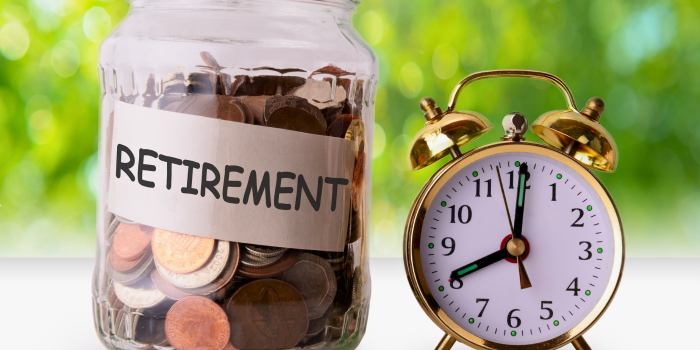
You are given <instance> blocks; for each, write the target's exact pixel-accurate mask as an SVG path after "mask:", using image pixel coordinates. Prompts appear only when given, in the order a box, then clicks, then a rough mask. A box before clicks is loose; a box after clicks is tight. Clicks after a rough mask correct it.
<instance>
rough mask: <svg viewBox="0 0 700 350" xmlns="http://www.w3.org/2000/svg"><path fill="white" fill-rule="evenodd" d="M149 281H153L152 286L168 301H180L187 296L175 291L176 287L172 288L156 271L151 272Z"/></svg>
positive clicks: (177, 290)
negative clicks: (168, 299)
mask: <svg viewBox="0 0 700 350" xmlns="http://www.w3.org/2000/svg"><path fill="white" fill-rule="evenodd" d="M151 280H152V281H153V284H155V286H156V288H158V290H159V291H160V292H161V293H163V294H165V296H167V297H168V298H170V299H173V300H180V299H182V298H184V297H186V296H188V295H189V294H187V293H184V292H183V291H181V290H179V289H177V287H175V286H173V285H172V284H171V283H170V282H168V281H166V280H165V278H163V276H161V275H160V272H158V270H153V271H151Z"/></svg>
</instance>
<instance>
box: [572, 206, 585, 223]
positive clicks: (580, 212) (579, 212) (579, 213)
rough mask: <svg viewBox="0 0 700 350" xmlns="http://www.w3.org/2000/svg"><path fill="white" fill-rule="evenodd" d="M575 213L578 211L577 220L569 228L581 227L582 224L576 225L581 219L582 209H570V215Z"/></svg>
mask: <svg viewBox="0 0 700 350" xmlns="http://www.w3.org/2000/svg"><path fill="white" fill-rule="evenodd" d="M575 211H578V219H576V221H574V223H573V224H571V227H583V223H580V224H579V223H578V222H579V221H580V220H581V219H582V218H583V209H578V208H574V209H571V212H572V213H573V212H575Z"/></svg>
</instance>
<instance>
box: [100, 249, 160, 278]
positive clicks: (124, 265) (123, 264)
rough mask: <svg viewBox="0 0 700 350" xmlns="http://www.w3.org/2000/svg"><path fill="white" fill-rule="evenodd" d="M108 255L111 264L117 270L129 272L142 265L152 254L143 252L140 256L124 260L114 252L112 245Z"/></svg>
mask: <svg viewBox="0 0 700 350" xmlns="http://www.w3.org/2000/svg"><path fill="white" fill-rule="evenodd" d="M107 255H108V257H109V265H110V266H112V268H113V269H114V270H115V271H119V272H129V271H132V270H134V269H135V268H137V267H138V266H141V264H143V263H144V262H145V261H146V259H148V257H149V256H150V255H151V254H150V253H148V254H147V253H145V252H144V254H141V256H140V257H138V258H136V259H134V260H124V259H122V258H120V257H118V256H117V254H115V253H114V246H111V247H110V249H109V253H107Z"/></svg>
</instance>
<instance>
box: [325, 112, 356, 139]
mask: <svg viewBox="0 0 700 350" xmlns="http://www.w3.org/2000/svg"><path fill="white" fill-rule="evenodd" d="M355 119H357V118H356V117H354V116H352V115H351V114H341V115H340V116H338V117H337V118H335V120H334V121H333V123H331V124H330V125H329V126H328V130H326V135H328V136H332V137H341V138H344V137H345V134H346V133H347V131H348V128H349V127H350V124H351V123H352V121H353V120H355Z"/></svg>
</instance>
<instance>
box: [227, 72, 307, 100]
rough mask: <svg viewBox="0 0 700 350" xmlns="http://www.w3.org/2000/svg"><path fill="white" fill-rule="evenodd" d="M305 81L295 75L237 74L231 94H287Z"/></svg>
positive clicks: (232, 84)
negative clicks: (253, 75) (252, 75)
mask: <svg viewBox="0 0 700 350" xmlns="http://www.w3.org/2000/svg"><path fill="white" fill-rule="evenodd" d="M305 83H306V79H304V78H302V77H294V76H279V75H259V76H255V77H251V76H248V75H236V76H235V77H234V81H233V83H231V95H232V96H261V95H267V96H274V95H286V94H288V93H289V92H290V91H291V90H292V89H294V88H297V87H299V86H302V85H304V84H305Z"/></svg>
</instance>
